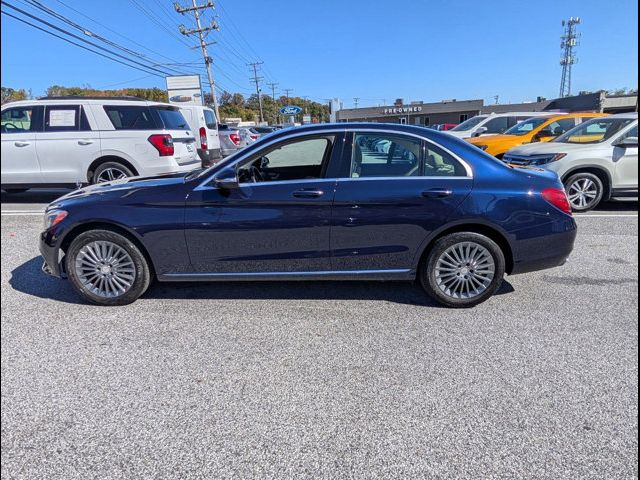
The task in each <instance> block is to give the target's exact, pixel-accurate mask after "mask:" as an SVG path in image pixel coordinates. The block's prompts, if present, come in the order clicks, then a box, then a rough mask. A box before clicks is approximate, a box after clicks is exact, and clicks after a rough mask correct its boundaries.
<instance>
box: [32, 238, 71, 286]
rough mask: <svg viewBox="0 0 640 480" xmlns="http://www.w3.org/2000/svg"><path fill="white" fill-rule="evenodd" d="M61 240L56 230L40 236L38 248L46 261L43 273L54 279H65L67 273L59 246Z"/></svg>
mask: <svg viewBox="0 0 640 480" xmlns="http://www.w3.org/2000/svg"><path fill="white" fill-rule="evenodd" d="M59 240H60V239H59V236H58V232H57V231H56V229H55V228H53V229H51V230H45V231H44V232H42V233H41V234H40V243H39V245H38V248H39V249H40V254H41V255H42V258H43V260H44V263H43V265H42V271H43V272H44V273H46V274H47V275H51V276H53V277H57V278H64V277H65V272H64V268H63V267H62V262H61V260H62V258H61V255H60V252H61V250H60V248H59V246H58V243H59Z"/></svg>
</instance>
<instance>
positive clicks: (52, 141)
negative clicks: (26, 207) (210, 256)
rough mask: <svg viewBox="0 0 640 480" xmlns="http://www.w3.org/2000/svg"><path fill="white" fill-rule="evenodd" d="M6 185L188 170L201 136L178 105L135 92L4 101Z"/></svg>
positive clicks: (16, 187)
mask: <svg viewBox="0 0 640 480" xmlns="http://www.w3.org/2000/svg"><path fill="white" fill-rule="evenodd" d="M1 115H2V116H1V121H0V125H1V127H0V128H1V131H2V189H3V190H5V191H7V192H9V193H12V192H22V191H25V190H27V189H28V188H32V187H77V186H78V185H83V184H88V183H100V182H105V181H111V180H117V179H120V178H125V177H132V176H137V175H140V176H151V175H158V174H162V173H172V172H188V171H190V170H192V169H194V168H197V167H198V165H199V163H200V161H199V159H198V154H197V152H196V147H195V138H194V136H193V133H192V132H191V129H190V127H189V125H188V124H187V121H186V120H185V118H184V117H183V116H182V114H181V113H180V110H179V109H178V108H177V107H175V106H172V105H169V104H164V103H157V102H148V101H146V100H140V99H137V98H128V97H124V98H122V97H117V98H108V97H96V98H90V97H72V98H69V97H60V98H52V97H49V98H43V99H40V100H29V101H20V102H12V103H7V104H5V105H3V106H2V114H1Z"/></svg>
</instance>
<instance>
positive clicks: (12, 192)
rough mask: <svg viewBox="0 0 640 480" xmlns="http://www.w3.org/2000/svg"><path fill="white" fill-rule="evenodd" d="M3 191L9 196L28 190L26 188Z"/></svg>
mask: <svg viewBox="0 0 640 480" xmlns="http://www.w3.org/2000/svg"><path fill="white" fill-rule="evenodd" d="M3 190H4V191H5V192H7V193H9V194H12V195H13V194H17V193H24V192H26V191H27V190H29V189H28V188H3Z"/></svg>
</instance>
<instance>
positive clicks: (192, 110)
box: [180, 105, 222, 167]
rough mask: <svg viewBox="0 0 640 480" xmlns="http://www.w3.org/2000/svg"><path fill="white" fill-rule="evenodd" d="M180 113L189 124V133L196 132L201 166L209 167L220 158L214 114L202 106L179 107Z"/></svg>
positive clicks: (216, 123) (216, 121)
mask: <svg viewBox="0 0 640 480" xmlns="http://www.w3.org/2000/svg"><path fill="white" fill-rule="evenodd" d="M180 112H181V113H182V115H183V116H184V118H185V119H186V120H187V122H188V123H189V126H190V127H191V131H193V132H194V133H195V132H197V140H198V141H197V143H196V145H197V150H198V156H199V157H200V160H201V161H202V166H203V167H210V166H211V165H213V164H214V163H216V162H217V161H219V160H220V159H221V158H222V153H221V152H220V138H219V137H218V120H217V119H216V114H215V112H214V111H213V110H212V109H211V108H209V107H205V106H202V105H181V106H180Z"/></svg>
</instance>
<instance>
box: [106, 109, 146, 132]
mask: <svg viewBox="0 0 640 480" xmlns="http://www.w3.org/2000/svg"><path fill="white" fill-rule="evenodd" d="M104 111H105V112H107V116H108V117H109V120H111V123H112V124H113V127H114V128H115V129H116V130H155V129H156V128H157V126H156V123H155V121H154V120H153V117H152V115H151V110H150V109H149V107H147V106H140V105H105V107H104Z"/></svg>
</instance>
